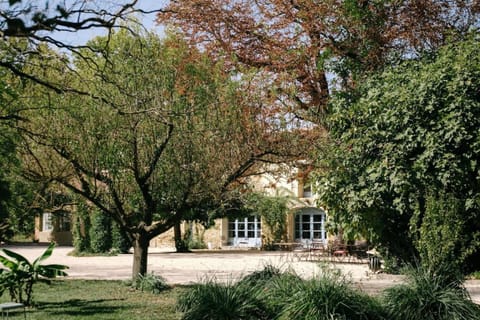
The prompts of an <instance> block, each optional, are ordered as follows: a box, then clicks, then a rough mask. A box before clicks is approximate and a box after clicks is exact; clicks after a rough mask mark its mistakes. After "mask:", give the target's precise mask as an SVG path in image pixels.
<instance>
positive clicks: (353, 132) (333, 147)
mask: <svg viewBox="0 0 480 320" xmlns="http://www.w3.org/2000/svg"><path fill="white" fill-rule="evenodd" d="M479 53H480V44H479V42H478V39H476V38H474V39H472V40H469V41H465V42H455V43H453V44H451V45H448V46H446V47H444V48H442V49H441V50H440V51H439V52H438V53H437V54H434V55H432V56H429V57H425V58H423V59H420V60H417V61H410V62H408V63H403V64H401V65H399V66H396V67H392V68H389V69H388V70H386V71H384V72H383V73H381V74H379V75H378V76H375V77H373V78H372V79H370V80H369V81H366V82H365V83H363V84H362V85H360V86H359V87H358V88H357V90H354V91H353V92H351V93H348V94H345V93H344V94H339V95H338V96H337V97H336V98H335V99H334V101H333V102H332V105H331V113H330V115H329V124H330V134H331V137H330V139H331V141H330V142H331V143H330V145H329V146H328V147H326V148H325V150H324V151H325V153H322V156H323V157H322V158H321V159H322V160H324V161H322V160H321V162H322V163H321V165H322V166H325V167H326V168H328V170H327V171H324V172H327V173H326V174H320V176H319V179H318V185H319V191H320V192H321V200H322V201H323V202H324V203H326V204H327V205H328V209H329V214H330V215H331V216H332V217H333V218H334V219H335V221H336V222H337V223H338V225H339V226H340V227H342V228H344V229H345V230H346V232H347V233H348V232H349V231H352V230H353V228H355V229H357V230H361V232H362V233H363V235H364V236H366V237H368V238H369V239H372V240H373V241H374V242H376V243H378V244H381V245H383V246H385V247H386V248H388V249H389V250H391V252H392V253H393V254H397V255H399V256H401V257H403V258H406V259H408V258H411V257H412V255H414V254H415V250H414V244H416V242H415V241H417V240H418V237H419V236H420V235H419V232H420V230H421V228H422V224H423V223H424V219H425V221H427V220H430V221H431V218H428V219H427V218H426V215H427V213H428V212H429V210H430V209H429V208H433V207H432V206H433V205H434V203H435V202H438V203H440V202H442V201H443V202H445V201H447V202H445V206H444V207H443V209H440V214H441V211H442V210H444V211H445V212H444V213H443V214H444V215H446V214H447V212H446V211H447V209H448V208H449V207H450V208H451V206H452V205H451V204H447V203H452V201H450V199H454V202H453V203H454V204H455V203H456V204H455V205H454V207H455V209H452V210H454V211H453V212H454V214H455V215H456V216H457V218H456V220H451V221H450V222H449V223H451V224H452V225H451V227H452V229H453V228H454V226H453V224H454V223H461V228H462V231H463V232H460V233H459V234H461V237H462V239H457V241H458V243H457V246H456V248H455V249H454V250H457V251H462V252H457V253H458V254H464V253H465V252H468V254H467V255H468V256H469V258H470V259H468V260H469V261H470V262H472V261H474V260H472V259H473V257H475V256H478V249H479V246H478V245H479V243H478V239H479V238H478V237H479V236H480V225H479V223H478V222H479V221H480V220H479V212H480V207H479V206H480V184H479V177H480V171H479V170H480V168H479V166H478V159H479V156H480V149H479V146H480V145H479V141H480V136H479V131H478V128H479V125H480V123H479V119H480V117H479V116H480V100H479V95H478V90H479V88H480V82H479V79H480V78H479V75H480V58H479V57H480V55H479ZM323 202H322V203H323ZM435 210H436V211H437V212H438V209H434V211H435ZM448 210H450V209H448ZM435 214H438V213H435ZM459 214H460V216H458V215H459ZM445 223H448V222H446V221H445ZM439 233H440V232H439ZM460 242H461V243H462V244H461V245H460ZM436 245H437V246H439V244H438V243H437V244H436Z"/></svg>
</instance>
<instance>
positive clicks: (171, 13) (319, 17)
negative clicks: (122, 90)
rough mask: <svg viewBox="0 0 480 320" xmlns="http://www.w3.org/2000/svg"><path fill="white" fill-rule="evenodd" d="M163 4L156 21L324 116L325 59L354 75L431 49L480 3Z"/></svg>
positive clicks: (472, 17)
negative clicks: (266, 77)
mask: <svg viewBox="0 0 480 320" xmlns="http://www.w3.org/2000/svg"><path fill="white" fill-rule="evenodd" d="M164 9H165V10H164V11H163V12H162V13H160V14H159V15H158V22H159V23H165V24H171V25H174V26H175V27H177V28H180V29H181V30H182V32H184V33H185V35H186V37H187V38H188V39H189V40H190V42H191V43H192V44H194V45H197V46H199V47H200V48H202V49H203V50H206V51H207V52H208V53H209V54H210V55H212V56H214V57H217V58H220V57H221V58H222V59H225V60H226V61H227V62H228V64H227V65H230V67H231V68H234V67H235V68H238V67H240V66H249V67H257V68H261V70H263V71H264V72H269V73H271V74H275V76H272V79H274V80H275V85H277V86H278V88H277V93H282V90H285V91H288V93H289V96H290V98H291V100H290V103H293V104H295V105H296V108H300V109H302V108H303V109H311V108H314V109H313V110H314V111H317V112H319V113H322V112H323V111H324V108H325V105H326V102H327V100H328V96H329V92H330V90H329V89H330V88H329V83H328V81H327V77H326V65H325V61H336V62H338V61H350V63H353V64H355V65H356V66H357V67H356V69H355V70H354V69H353V68H351V69H350V70H349V73H348V74H347V77H351V76H352V74H353V73H354V72H357V73H358V72H360V73H362V72H368V71H372V70H376V69H378V68H382V66H383V65H384V64H385V62H386V60H387V57H389V56H390V55H391V54H392V53H395V54H398V55H403V56H415V55H417V54H418V53H419V52H422V51H424V50H434V49H435V48H437V47H438V46H439V45H442V44H443V43H444V42H445V41H446V39H447V38H448V37H449V36H456V35H457V36H458V35H459V34H460V35H461V34H464V33H465V32H467V31H468V29H469V28H470V27H471V26H474V25H475V23H476V22H478V13H479V10H480V5H479V1H478V0H473V1H466V0H450V1H445V0H444V1H440V0H404V1H402V0H390V1H389V0H385V1H379V0H370V1H369V0H343V1H340V0H324V1H319V0H269V1H267V0H191V1H170V4H169V5H168V7H166V8H164ZM349 65H351V64H349ZM347 68H348V67H347ZM280 74H282V75H283V76H278V75H280ZM285 74H287V75H288V76H285ZM350 80H351V79H350ZM280 83H281V84H280ZM286 84H287V86H288V85H289V86H291V87H293V88H294V93H293V94H292V93H291V89H288V88H285V86H286ZM289 90H290V91H289Z"/></svg>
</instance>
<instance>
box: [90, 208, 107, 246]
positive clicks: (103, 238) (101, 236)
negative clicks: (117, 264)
mask: <svg viewBox="0 0 480 320" xmlns="http://www.w3.org/2000/svg"><path fill="white" fill-rule="evenodd" d="M90 221H91V227H90V248H91V249H92V252H94V253H105V252H108V251H110V249H111V248H112V232H111V223H112V222H111V218H110V217H109V216H107V215H106V214H104V213H103V212H101V211H99V210H94V211H93V213H92V215H91V219H90Z"/></svg>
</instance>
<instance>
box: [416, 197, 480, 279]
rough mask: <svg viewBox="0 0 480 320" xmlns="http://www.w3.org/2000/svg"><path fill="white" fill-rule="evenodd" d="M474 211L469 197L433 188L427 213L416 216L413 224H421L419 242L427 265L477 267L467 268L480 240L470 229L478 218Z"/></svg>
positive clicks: (462, 268) (426, 207) (418, 246)
mask: <svg viewBox="0 0 480 320" xmlns="http://www.w3.org/2000/svg"><path fill="white" fill-rule="evenodd" d="M471 211H472V210H467V208H466V205H465V200H461V199H458V198H456V197H455V196H454V195H452V194H448V193H445V192H436V193H433V192H431V194H430V195H429V196H428V197H427V198H426V204H425V214H424V215H423V216H422V215H419V216H414V217H413V218H412V221H413V222H414V223H413V225H419V224H420V227H419V228H418V230H417V233H416V235H417V237H418V240H417V241H416V243H415V245H416V247H417V250H418V252H419V254H420V259H421V262H422V265H423V266H424V267H426V268H434V267H436V266H438V265H444V264H447V263H448V264H449V265H450V267H455V268H458V269H459V270H463V271H473V270H467V269H468V267H469V266H471V265H472V263H470V262H472V258H473V256H474V254H475V252H478V248H479V247H480V242H479V241H478V239H475V237H472V234H474V231H473V230H471V229H469V228H470V227H471V225H472V224H473V222H474V221H475V220H476V218H475V215H474V214H473V212H471ZM417 220H418V221H417ZM472 220H473V221H472ZM420 222H421V223H420ZM476 265H477V266H478V265H479V263H478V261H477V262H476Z"/></svg>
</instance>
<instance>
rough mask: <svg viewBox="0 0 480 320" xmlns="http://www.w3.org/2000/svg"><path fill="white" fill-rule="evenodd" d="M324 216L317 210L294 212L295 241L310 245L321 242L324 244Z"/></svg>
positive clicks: (325, 235)
mask: <svg viewBox="0 0 480 320" xmlns="http://www.w3.org/2000/svg"><path fill="white" fill-rule="evenodd" d="M325 221H326V214H325V211H323V210H322V209H318V208H301V209H298V210H297V211H296V212H295V241H296V242H302V243H311V242H312V241H314V240H315V241H322V242H323V243H326V241H327V232H326V231H325Z"/></svg>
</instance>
